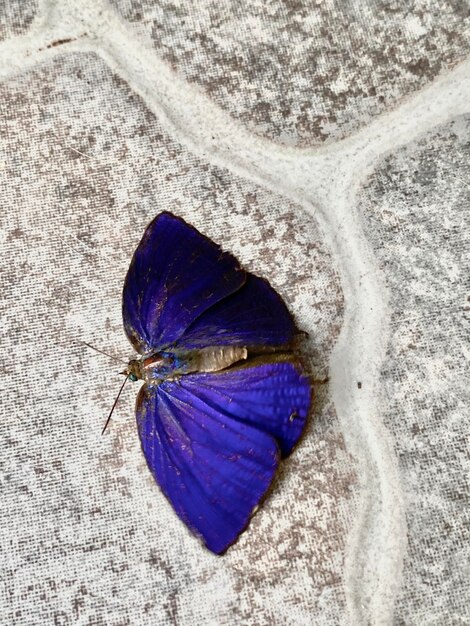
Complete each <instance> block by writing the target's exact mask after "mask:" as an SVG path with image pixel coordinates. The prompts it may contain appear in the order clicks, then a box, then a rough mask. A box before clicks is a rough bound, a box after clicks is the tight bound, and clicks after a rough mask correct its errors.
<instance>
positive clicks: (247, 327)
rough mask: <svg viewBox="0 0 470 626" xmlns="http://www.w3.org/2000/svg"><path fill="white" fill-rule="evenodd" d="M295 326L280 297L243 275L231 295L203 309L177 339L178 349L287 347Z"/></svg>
mask: <svg viewBox="0 0 470 626" xmlns="http://www.w3.org/2000/svg"><path fill="white" fill-rule="evenodd" d="M295 330H296V329H295V324H294V321H293V319H292V316H291V314H290V313H289V311H288V310H287V307H286V305H285V304H284V302H283V301H282V298H281V296H279V294H277V293H276V292H275V291H274V289H273V288H272V287H271V286H270V285H269V283H268V282H267V281H266V280H263V279H262V278H258V276H254V275H253V274H248V273H247V275H246V282H245V284H244V285H243V286H242V287H241V288H240V289H239V290H238V291H236V292H235V293H233V294H231V295H230V296H227V297H226V298H224V299H223V300H220V302H218V303H217V304H214V305H213V306H212V307H211V308H210V309H207V311H205V312H204V313H202V315H200V316H199V317H198V318H197V319H196V320H195V321H194V322H193V323H192V324H191V326H189V328H187V329H186V330H185V332H184V333H183V334H182V336H181V337H180V338H179V339H178V342H177V345H178V347H183V348H202V347H204V346H208V345H213V346H219V345H241V346H251V347H256V346H287V345H288V344H289V343H290V342H291V341H292V339H293V336H294V333H295Z"/></svg>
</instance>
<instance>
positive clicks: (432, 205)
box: [360, 116, 470, 624]
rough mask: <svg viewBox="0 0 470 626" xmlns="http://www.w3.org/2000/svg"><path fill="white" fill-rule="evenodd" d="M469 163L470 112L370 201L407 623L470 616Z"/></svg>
mask: <svg viewBox="0 0 470 626" xmlns="http://www.w3.org/2000/svg"><path fill="white" fill-rule="evenodd" d="M469 157H470V117H469V116H466V117H461V118H458V119H456V120H455V121H453V122H452V123H451V124H449V125H447V126H445V127H441V128H439V129H438V130H436V131H433V132H430V133H429V134H428V135H426V136H425V137H424V138H422V139H421V140H419V141H417V142H415V143H412V144H409V145H407V146H406V147H405V148H403V149H401V150H399V151H397V152H396V153H395V154H393V155H391V156H389V157H388V158H387V159H385V160H384V162H383V163H381V164H380V165H379V167H378V168H377V170H376V171H375V172H374V174H373V176H371V179H370V181H369V183H368V185H367V187H366V188H365V190H364V192H363V194H362V197H361V198H360V206H361V207H362V210H363V215H364V219H365V222H366V228H367V230H368V231H369V232H370V236H371V240H372V241H373V244H374V248H375V250H376V253H377V256H378V258H379V262H380V264H381V267H382V269H383V272H384V274H385V276H386V280H387V284H388V287H389V291H390V294H391V298H390V299H391V307H392V315H391V331H392V334H391V337H390V344H389V347H388V351H387V356H386V359H385V363H384V366H383V370H382V381H383V394H382V405H383V414H384V420H385V424H386V426H387V427H388V428H389V430H390V431H391V432H393V433H394V434H395V449H396V452H397V455H398V458H399V463H400V471H401V475H402V480H403V486H404V492H405V501H406V505H407V522H408V529H409V530H408V537H409V550H408V556H407V559H406V566H405V580H404V584H403V592H402V597H401V599H400V602H399V604H398V610H397V623H399V624H423V623H431V619H432V618H433V616H441V617H438V618H437V619H436V621H435V622H432V623H439V624H459V623H464V622H460V621H459V619H458V618H459V616H460V617H463V616H467V618H468V619H469V620H470V613H469V608H468V607H469V599H470V578H469V576H468V574H469V571H468V564H469V563H470V506H469V505H470V502H469V489H468V477H469V475H470V461H469V441H468V425H469V422H470V392H469V386H468V381H469V379H470V367H469V354H468V350H469V345H470V316H469V311H470V306H469V303H470V231H469V203H470V185H469V183H468V181H469V180H470V176H469V174H470V167H469ZM466 623H468V621H467V622H466Z"/></svg>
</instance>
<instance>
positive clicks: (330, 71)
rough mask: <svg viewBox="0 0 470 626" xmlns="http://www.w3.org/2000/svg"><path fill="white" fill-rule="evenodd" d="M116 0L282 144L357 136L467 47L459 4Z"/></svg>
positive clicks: (466, 14)
mask: <svg viewBox="0 0 470 626" xmlns="http://www.w3.org/2000/svg"><path fill="white" fill-rule="evenodd" d="M111 2H112V4H113V5H114V6H115V7H116V8H117V9H118V10H119V11H120V13H121V14H122V15H123V17H124V18H125V19H127V20H129V21H130V22H132V23H133V24H135V25H136V26H137V27H138V28H140V29H141V31H142V32H145V33H146V34H147V35H149V36H151V38H152V40H153V43H154V46H155V49H156V50H157V52H158V54H160V55H161V56H162V57H163V58H164V59H166V61H168V62H169V63H170V64H171V65H172V66H173V67H174V68H175V69H176V70H177V71H178V72H179V73H180V74H181V75H182V76H184V77H185V78H187V79H188V80H190V81H191V82H194V83H197V84H198V85H200V86H201V87H202V88H203V89H204V90H205V91H206V92H207V93H208V94H209V95H210V97H212V98H213V99H214V100H215V101H216V102H217V103H218V104H219V105H220V106H222V107H223V108H225V109H227V110H228V111H229V112H230V113H231V114H232V115H233V116H234V117H236V118H237V119H239V120H241V121H242V122H243V123H244V124H245V125H246V126H247V127H248V128H250V129H251V130H253V131H254V132H256V133H258V134H261V135H265V136H267V137H270V138H273V139H275V140H278V141H281V142H284V143H286V144H297V145H309V144H315V143H318V142H324V141H332V140H335V139H338V138H341V137H344V136H346V135H348V134H350V133H351V132H352V131H354V130H355V129H357V128H359V127H360V126H362V125H364V124H366V123H367V122H369V121H370V120H371V119H372V118H373V117H374V116H376V115H378V114H379V113H381V112H383V111H384V110H387V109H389V108H391V107H394V106H395V105H396V104H397V103H398V102H399V101H400V100H401V99H402V98H403V97H404V96H406V95H407V94H409V93H411V92H413V91H415V90H416V89H419V88H420V87H422V86H423V85H425V84H427V83H428V82H429V81H431V80H432V79H433V78H435V77H436V76H437V75H438V74H439V73H440V72H442V71H444V70H445V69H446V68H449V67H451V66H452V65H453V64H455V63H456V62H457V61H459V60H461V59H463V58H464V57H465V56H466V55H467V54H468V52H469V51H470V7H469V5H468V3H467V2H460V1H455V2H433V1H432V0H420V1H419V2H415V3H413V5H412V6H410V4H409V3H408V2H404V1H400V0H398V1H395V0H385V1H380V0H377V1H376V0H371V1H369V2H364V3H360V2H356V3H352V2H340V1H338V0H326V1H324V2H320V1H318V2H316V1H312V0H275V1H274V2H269V3H266V2H261V1H257V2H249V3H242V4H241V3H239V2H238V1H237V0H229V1H227V2H216V0H200V1H198V2H184V1H181V0H158V1H156V2H155V1H154V0H152V1H148V0H111Z"/></svg>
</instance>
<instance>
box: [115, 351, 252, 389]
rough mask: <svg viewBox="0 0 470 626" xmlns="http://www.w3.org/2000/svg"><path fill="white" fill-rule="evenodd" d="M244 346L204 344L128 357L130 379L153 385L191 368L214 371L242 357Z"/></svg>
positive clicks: (195, 370)
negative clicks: (190, 348) (199, 346)
mask: <svg viewBox="0 0 470 626" xmlns="http://www.w3.org/2000/svg"><path fill="white" fill-rule="evenodd" d="M247 356H248V350H247V349H246V348H244V347H240V346H208V347H206V348H200V349H195V350H178V349H175V350H173V351H170V350H165V351H162V352H156V353H154V354H151V355H148V356H144V357H142V358H137V359H132V360H131V361H129V365H128V367H127V373H128V374H129V377H130V378H131V379H132V380H133V381H136V380H143V381H144V382H146V383H147V384H149V385H155V384H157V385H158V384H159V383H161V382H163V381H164V380H169V379H174V378H177V377H179V376H183V375H184V374H191V373H193V372H218V371H220V370H223V369H225V368H227V367H229V366H230V365H233V364H234V363H237V362H238V361H240V360H242V359H246V358H247Z"/></svg>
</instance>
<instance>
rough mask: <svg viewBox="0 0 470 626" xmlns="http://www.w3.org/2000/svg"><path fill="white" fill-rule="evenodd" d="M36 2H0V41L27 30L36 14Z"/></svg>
mask: <svg viewBox="0 0 470 626" xmlns="http://www.w3.org/2000/svg"><path fill="white" fill-rule="evenodd" d="M37 10H38V3H37V1H36V0H1V2H0V41H2V40H3V39H7V38H8V37H11V36H13V35H21V33H24V32H26V31H27V30H28V28H29V27H30V26H31V23H32V21H33V19H34V17H35V15H36V14H37Z"/></svg>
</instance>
